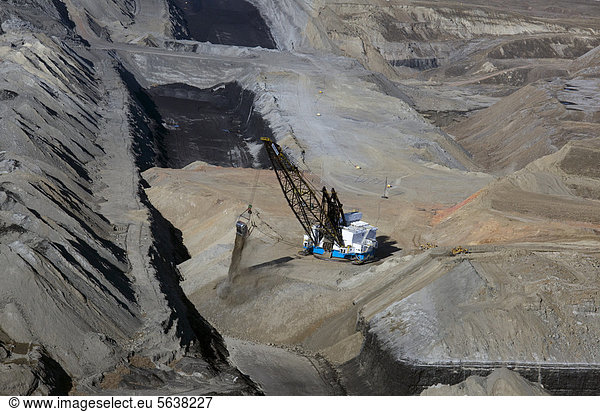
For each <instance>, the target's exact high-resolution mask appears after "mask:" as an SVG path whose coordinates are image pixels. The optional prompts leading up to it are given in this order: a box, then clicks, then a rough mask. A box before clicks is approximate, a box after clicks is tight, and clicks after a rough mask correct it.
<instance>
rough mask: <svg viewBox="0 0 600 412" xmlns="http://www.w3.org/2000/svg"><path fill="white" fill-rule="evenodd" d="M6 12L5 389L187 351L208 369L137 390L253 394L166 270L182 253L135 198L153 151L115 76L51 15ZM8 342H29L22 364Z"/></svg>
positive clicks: (107, 62)
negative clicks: (147, 153) (146, 150)
mask: <svg viewBox="0 0 600 412" xmlns="http://www.w3.org/2000/svg"><path fill="white" fill-rule="evenodd" d="M55 3H56V4H57V6H61V5H62V3H60V2H55ZM93 4H94V5H95V6H94V7H96V6H97V7H100V6H99V3H97V2H93ZM111 4H112V3H111ZM132 4H133V3H123V4H121V6H123V7H124V9H120V10H121V11H122V12H123V13H126V12H128V10H129V9H128V8H130V7H131V6H132ZM91 5H92V3H91V2H90V3H89V4H88V6H90V7H91ZM113 5H114V6H115V7H119V6H117V3H114V4H113ZM19 6H20V7H17V5H14V6H13V5H12V3H11V4H9V7H8V9H7V8H4V9H3V11H2V13H3V14H4V15H9V16H10V17H9V18H8V19H5V18H4V17H3V25H2V27H3V30H4V32H5V34H4V35H3V36H2V37H1V38H0V42H1V45H0V55H1V57H2V63H1V64H0V71H1V72H2V73H3V76H2V84H1V85H0V89H2V90H4V91H3V92H2V96H3V102H2V103H3V104H2V107H1V109H0V110H1V112H0V116H1V119H0V124H1V128H2V130H3V132H2V134H1V135H0V146H1V147H2V150H3V151H2V152H1V154H0V222H1V223H0V240H1V241H0V251H1V253H0V256H1V258H0V260H1V263H0V264H1V265H2V266H3V268H4V269H3V270H2V271H1V273H0V278H1V283H2V291H1V292H0V309H1V310H0V330H1V331H3V333H2V336H1V339H0V340H1V341H2V347H3V349H2V350H3V352H2V355H3V359H0V362H2V365H0V366H1V368H2V371H3V372H4V373H2V379H3V381H4V379H8V380H9V381H10V382H12V384H11V385H12V386H10V387H9V386H4V385H1V386H2V387H3V388H7V391H8V392H7V393H6V394H9V393H10V394H32V393H39V394H46V393H65V392H66V391H68V390H69V389H70V388H71V386H73V387H76V390H77V391H79V392H96V391H101V390H102V386H98V383H99V382H100V381H102V380H103V376H104V374H105V373H107V372H109V371H112V370H114V369H115V368H117V366H118V365H121V366H120V367H125V368H130V369H131V368H135V367H138V369H139V365H137V366H136V364H135V362H134V359H137V358H136V357H135V356H134V355H136V356H137V357H142V358H146V359H147V361H146V362H145V363H144V368H143V369H144V370H145V372H144V373H145V374H146V375H147V376H153V375H156V373H157V372H156V370H155V369H156V367H157V366H156V365H162V368H163V369H164V368H165V367H166V368H167V369H166V370H168V369H169V368H168V366H167V364H168V363H169V362H171V361H173V360H179V359H181V358H182V357H183V356H184V355H186V354H187V355H188V357H190V359H192V362H196V364H197V365H199V367H200V366H201V364H204V365H205V368H207V369H208V370H210V371H211V373H210V374H205V375H198V374H194V373H193V372H192V371H189V372H186V373H184V374H183V375H181V374H180V375H178V374H176V373H175V372H174V371H172V372H171V375H169V374H168V373H167V375H165V376H163V377H162V378H161V379H157V380H154V381H152V382H154V384H151V385H148V386H147V387H146V388H144V389H147V390H149V391H151V390H156V389H157V388H161V387H162V388H163V389H164V388H168V387H169V385H171V383H173V382H176V381H177V382H176V383H177V385H179V386H182V387H188V388H190V387H196V388H203V390H204V391H205V392H221V391H222V392H226V393H245V392H254V391H255V390H254V388H253V386H252V385H251V384H249V383H248V381H247V380H246V379H245V378H243V377H242V376H241V375H240V374H239V372H237V371H236V370H235V369H233V368H231V367H230V366H229V365H228V364H227V363H226V361H225V358H226V356H227V351H226V349H225V348H224V344H223V342H222V339H221V337H220V336H219V335H218V333H217V332H216V331H215V330H214V329H213V328H212V327H211V326H210V325H208V323H206V322H205V321H204V320H203V319H202V318H201V317H200V315H199V314H198V313H197V312H196V310H195V309H194V308H193V306H192V305H190V304H189V302H188V301H187V298H186V297H185V296H184V295H183V292H182V291H181V288H180V287H179V283H178V272H177V270H176V266H175V265H176V264H177V263H180V262H181V260H182V259H183V258H184V257H185V256H186V253H185V251H184V250H182V247H181V245H180V239H178V238H177V236H176V233H175V231H174V230H173V228H172V227H171V226H170V225H169V224H168V222H166V221H165V220H164V219H163V218H162V216H160V214H158V213H157V212H156V211H155V210H154V209H153V208H152V207H151V206H149V204H148V203H147V202H146V200H145V197H144V196H143V193H142V192H141V191H140V189H141V181H140V178H139V175H138V173H139V170H138V169H137V167H136V161H137V158H139V157H140V156H142V155H143V153H141V152H140V150H138V149H136V148H139V147H144V146H147V145H150V147H152V148H155V145H154V142H153V141H152V136H151V135H150V136H148V135H147V134H145V133H144V130H141V129H137V130H136V125H138V124H140V123H143V119H144V118H147V117H148V115H147V114H146V113H145V112H144V109H143V107H141V106H140V105H139V103H138V101H137V100H136V97H135V95H133V94H132V92H133V91H131V92H130V90H129V89H128V88H127V84H126V83H125V82H124V81H123V76H124V73H125V71H123V69H122V68H119V65H118V63H117V62H116V61H115V60H114V58H113V57H111V56H109V55H108V54H107V53H105V52H90V51H89V50H86V49H85V48H83V47H82V44H81V43H80V42H79V41H78V40H76V36H74V35H72V32H71V27H72V24H71V23H68V22H66V21H65V18H66V16H67V15H66V14H65V13H66V11H65V10H64V8H63V7H56V8H55V7H53V6H50V5H48V3H46V2H44V3H43V4H40V7H37V8H36V7H35V6H36V4H34V3H33V2H32V3H27V4H26V5H25V6H27V7H22V6H23V5H21V4H19ZM25 19H28V20H25ZM42 29H43V31H44V33H51V34H54V36H52V37H49V36H48V35H47V34H43V33H41V30H42ZM38 30H39V31H38ZM13 90H18V92H14V91H13ZM130 93H131V94H130ZM146 140H150V142H149V143H147V142H145V141H146ZM15 342H28V343H27V344H25V345H26V346H27V345H29V347H30V349H28V350H26V351H25V352H24V353H23V354H22V355H23V356H25V358H23V359H24V361H20V360H19V359H16V355H15V353H17V354H18V353H19V352H15V351H14V350H12V349H10V347H13V346H15V345H17V346H18V345H20V344H16V343H15ZM31 347H33V348H34V349H31ZM176 377H177V379H175V378H176ZM173 385H175V383H173ZM135 387H136V384H135V382H131V383H130V385H127V384H125V385H122V386H121V390H122V392H121V393H123V391H124V392H126V391H127V390H128V389H131V388H135Z"/></svg>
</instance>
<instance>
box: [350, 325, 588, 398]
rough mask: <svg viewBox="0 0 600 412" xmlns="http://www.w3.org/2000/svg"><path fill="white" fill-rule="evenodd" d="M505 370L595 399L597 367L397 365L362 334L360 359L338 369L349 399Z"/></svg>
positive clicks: (412, 392) (451, 382)
mask: <svg viewBox="0 0 600 412" xmlns="http://www.w3.org/2000/svg"><path fill="white" fill-rule="evenodd" d="M501 367H506V368H508V369H512V370H514V371H516V372H518V373H519V374H520V375H521V376H523V377H524V378H526V379H527V380H529V381H531V382H538V383H541V384H542V385H543V386H544V388H545V389H546V390H548V391H549V392H551V393H552V394H554V395H599V394H600V367H594V366H586V365H551V364H550V365H542V364H520V363H501V362H488V363H475V362H473V363H468V362H465V363H461V364H443V363H440V364H421V363H417V362H411V361H399V360H397V359H395V357H394V356H392V355H391V354H390V353H389V352H387V351H385V350H384V349H382V348H381V346H380V344H379V342H378V339H377V337H376V336H375V334H373V333H369V332H367V333H366V337H365V342H364V345H363V348H362V351H361V353H360V355H359V356H358V357H357V358H355V359H353V360H351V361H349V362H348V363H346V364H344V365H342V367H341V370H342V374H343V376H344V379H343V383H344V384H345V385H346V387H347V390H348V393H349V394H351V395H354V394H359V395H416V394H419V393H420V392H421V391H423V390H424V389H426V388H428V387H430V386H432V385H436V384H438V383H442V384H445V385H455V384H457V383H459V382H462V381H464V380H465V379H466V378H468V377H469V376H471V375H479V376H487V375H489V374H490V373H491V372H492V371H493V370H494V369H496V368H501Z"/></svg>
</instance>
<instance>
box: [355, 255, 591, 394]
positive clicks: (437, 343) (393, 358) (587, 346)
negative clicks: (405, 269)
mask: <svg viewBox="0 0 600 412" xmlns="http://www.w3.org/2000/svg"><path fill="white" fill-rule="evenodd" d="M569 259H577V260H578V261H579V262H581V266H580V267H579V268H578V269H571V270H568V269H566V267H565V266H562V265H563V264H566V263H567V262H569ZM599 265H600V264H599V262H598V260H597V259H595V258H593V257H591V256H589V255H588V256H585V255H582V256H579V257H577V258H575V257H573V258H571V257H569V255H567V254H562V253H552V252H548V253H535V252H533V253H532V252H529V253H527V252H524V251H513V252H512V253H510V252H508V251H498V252H496V253H494V254H482V255H481V256H474V257H471V258H469V259H468V260H462V262H460V263H458V264H457V265H456V266H455V267H454V268H453V269H451V270H450V271H448V272H447V273H445V274H443V275H442V276H441V277H440V278H439V279H437V280H435V281H434V282H432V283H430V284H429V285H427V286H425V287H424V288H422V289H420V290H419V291H418V292H416V293H413V294H411V295H410V296H408V297H407V298H405V299H402V300H400V301H398V302H397V303H394V304H392V305H391V306H389V307H388V308H386V309H385V310H383V311H381V312H379V313H378V314H377V315H375V316H374V317H372V318H369V319H370V320H369V319H366V320H365V322H366V326H365V327H366V328H367V331H366V336H367V337H366V343H365V346H364V347H363V350H362V352H361V355H360V356H359V357H358V358H357V359H356V360H354V361H352V362H349V363H348V364H347V365H346V366H345V367H344V368H345V369H346V370H347V375H348V376H352V375H351V374H352V373H354V375H356V376H358V377H360V376H363V379H365V380H366V382H367V383H368V384H369V385H370V386H371V388H372V389H374V390H376V391H378V393H385V392H386V391H391V392H392V393H396V394H410V393H418V392H420V391H421V390H422V389H424V388H425V387H427V386H430V385H433V384H436V383H438V382H443V383H445V384H456V383H458V382H460V381H461V380H464V379H465V378H466V377H467V376H470V375H471V374H476V373H484V374H485V371H486V370H488V371H489V370H491V369H493V368H496V367H499V366H508V367H510V368H511V369H513V368H514V369H515V370H517V371H518V372H519V373H520V374H521V375H523V376H524V377H526V378H527V379H530V380H533V381H537V382H539V383H541V384H543V385H544V388H546V389H548V390H549V391H551V392H554V393H571V394H575V393H579V394H596V393H598V382H599V380H600V366H599V364H598V357H597V351H596V345H597V342H596V341H597V337H596V336H598V333H599V332H598V330H599V329H600V325H599V324H598V321H597V316H596V315H595V313H596V312H597V310H598V307H599V304H600V303H599V302H598V299H597V297H598V288H597V282H598V276H599V275H600V270H598V267H600V266H599ZM559 267H560V269H559ZM571 267H573V266H571ZM547 273H553V274H554V275H553V276H552V278H551V279H548V278H547V275H546V274H547ZM507 275H508V276H507ZM575 279H577V280H575ZM540 282H542V283H543V284H544V287H543V288H541V289H540V288H539V286H538V285H539V283H540ZM573 289H575V290H576V291H577V292H576V293H572V292H571V291H572V290H573ZM565 306H566V308H565ZM559 308H565V309H564V310H563V309H559ZM436 379H437V382H436ZM349 386H350V387H351V388H352V390H351V391H353V390H356V391H359V392H360V389H359V388H360V387H361V384H360V383H357V382H356V380H353V379H352V378H350V379H349Z"/></svg>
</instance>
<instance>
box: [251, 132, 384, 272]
mask: <svg viewBox="0 0 600 412" xmlns="http://www.w3.org/2000/svg"><path fill="white" fill-rule="evenodd" d="M261 140H262V142H263V144H264V146H265V149H266V150H267V153H268V155H269V159H270V160H271V163H272V164H273V169H274V170H275V174H276V175H277V179H278V180H279V184H280V186H281V190H282V191H283V195H284V196H285V199H286V200H287V202H288V204H289V205H290V208H291V209H292V211H293V212H294V215H296V218H297V219H298V221H299V222H300V224H301V225H302V227H303V228H304V242H303V248H304V252H305V253H306V254H310V253H312V254H314V255H321V256H324V257H330V258H340V259H347V260H351V261H354V263H364V262H366V261H368V260H371V259H373V258H374V255H375V249H377V240H376V237H377V228H376V227H373V226H371V225H369V224H368V223H366V222H363V221H362V220H361V219H362V213H360V212H351V213H344V210H343V208H342V203H341V202H340V200H339V199H338V196H337V193H336V192H335V189H333V188H332V189H331V192H329V191H327V188H326V187H323V189H322V190H321V195H320V196H319V195H318V194H317V193H318V191H317V190H316V189H315V188H313V186H312V185H311V184H310V183H309V182H308V181H307V180H306V179H305V178H304V176H303V175H302V172H301V171H300V170H299V169H298V167H297V166H296V165H295V164H294V163H293V162H292V161H291V160H290V158H289V157H288V156H287V155H286V154H285V153H284V152H283V150H282V149H281V147H280V146H279V145H278V144H277V143H275V142H273V141H272V140H271V139H269V138H267V137H263V138H261ZM319 198H320V199H319Z"/></svg>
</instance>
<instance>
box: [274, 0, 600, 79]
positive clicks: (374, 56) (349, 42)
mask: <svg viewBox="0 0 600 412" xmlns="http://www.w3.org/2000/svg"><path fill="white" fill-rule="evenodd" d="M298 3H301V2H298ZM497 6H499V4H498V5H496V4H489V3H485V4H484V3H482V2H477V1H467V2H462V3H460V5H457V4H449V3H448V4H441V5H440V4H439V3H437V2H436V3H429V2H419V3H416V2H413V1H399V2H381V1H377V0H370V1H359V2H350V3H349V2H343V3H342V2H337V1H328V0H323V1H316V2H313V4H312V8H313V10H314V12H313V13H312V15H311V16H310V19H311V20H312V21H311V22H310V23H307V25H306V36H307V37H308V38H310V39H313V41H312V44H313V45H314V46H315V47H317V48H323V47H325V48H327V49H328V48H330V47H331V44H333V45H335V46H334V47H337V48H338V49H339V50H340V51H341V52H342V53H344V54H346V55H348V56H352V57H354V58H357V59H358V60H359V61H361V62H363V64H365V65H366V66H367V67H369V68H370V69H372V70H376V71H379V72H381V73H384V74H386V75H388V76H391V77H392V78H394V77H396V76H398V75H399V74H401V75H405V72H403V71H402V70H400V71H398V72H397V71H396V70H395V69H394V67H398V66H406V67H410V68H417V69H421V70H423V69H429V68H435V67H437V66H439V65H444V66H446V67H447V66H449V65H452V64H455V63H457V64H460V63H463V64H464V60H465V57H467V56H469V55H471V54H473V53H475V52H476V50H475V49H474V48H473V43H474V40H475V41H476V42H477V43H478V48H477V52H480V51H481V50H485V49H486V48H490V51H489V54H488V57H489V58H492V59H506V58H531V57H537V58H551V57H559V58H564V57H577V56H580V55H581V54H583V53H585V52H586V51H588V50H590V49H591V48H593V47H595V46H596V45H597V44H598V43H597V39H595V38H594V35H595V33H596V31H597V29H598V27H599V26H598V22H597V21H595V20H591V21H588V22H586V23H587V24H586V23H584V24H582V25H581V26H579V27H577V26H576V25H573V24H572V23H571V21H569V19H568V18H567V17H562V16H561V17H562V20H561V18H556V16H552V17H553V19H552V20H551V19H549V18H548V17H547V15H546V14H547V13H548V12H546V14H545V13H544V12H543V10H541V9H540V8H536V10H537V11H538V13H537V14H536V13H535V12H532V13H521V14H513V13H511V12H509V11H508V10H511V8H508V7H506V6H505V5H503V6H502V7H497ZM514 6H515V7H514V9H518V8H519V5H517V4H515V5H514ZM283 7H286V6H282V8H283ZM287 7H288V8H289V6H287ZM297 8H298V9H300V10H301V6H297ZM589 8H590V10H589V11H590V12H591V10H592V9H594V8H595V6H594V5H590V6H589ZM596 9H597V7H596ZM577 12H579V13H581V14H583V15H585V14H584V13H586V11H585V10H577ZM577 12H575V13H577ZM323 31H324V32H325V33H327V37H328V38H329V39H330V43H329V44H328V43H326V42H325V43H324V42H323V41H322V40H321V39H322V37H320V36H319V35H317V32H323ZM557 33H560V34H561V35H559V36H557V35H556V34H557ZM567 33H568V35H567V36H565V35H563V34H567ZM574 35H575V36H574ZM522 36H525V37H523V38H522Z"/></svg>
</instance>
